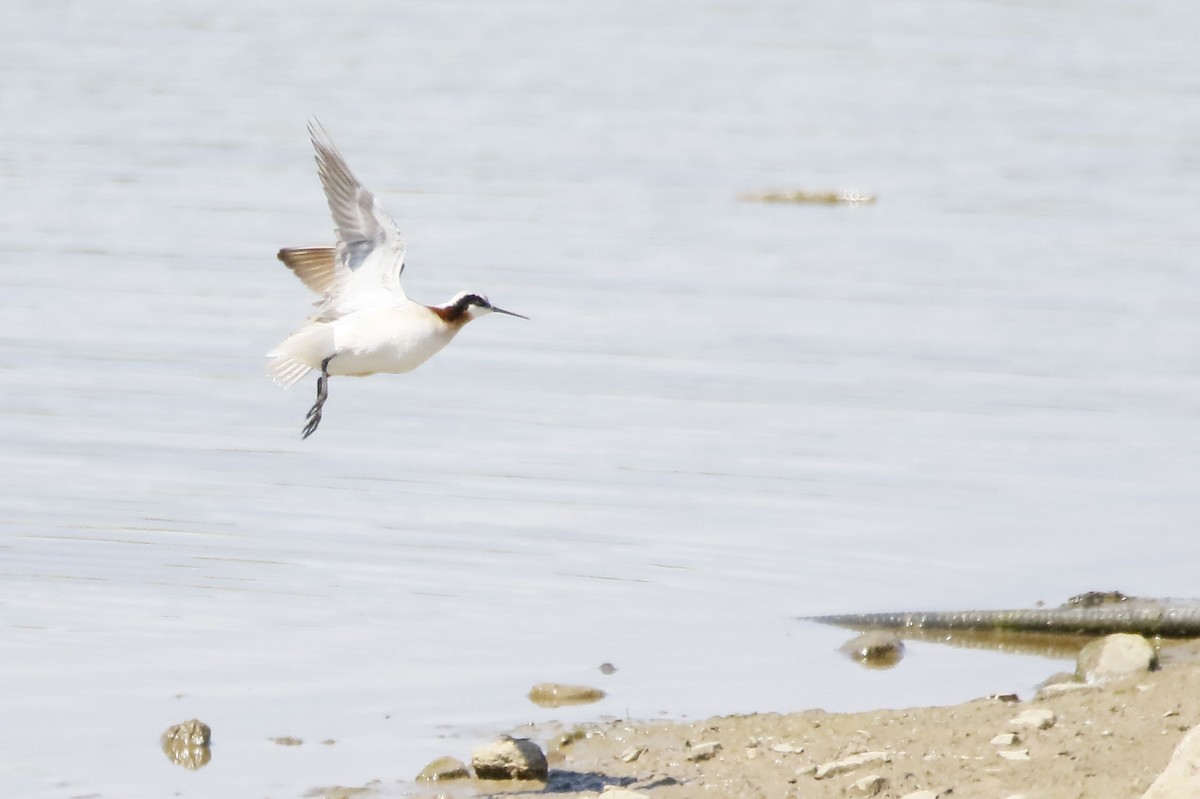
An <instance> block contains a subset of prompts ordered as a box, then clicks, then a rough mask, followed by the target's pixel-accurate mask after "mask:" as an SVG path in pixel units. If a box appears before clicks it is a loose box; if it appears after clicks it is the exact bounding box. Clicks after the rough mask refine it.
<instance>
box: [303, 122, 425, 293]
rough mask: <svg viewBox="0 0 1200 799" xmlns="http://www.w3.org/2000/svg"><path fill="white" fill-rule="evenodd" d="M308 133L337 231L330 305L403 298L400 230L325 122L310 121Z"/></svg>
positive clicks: (402, 261)
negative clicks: (353, 169)
mask: <svg viewBox="0 0 1200 799" xmlns="http://www.w3.org/2000/svg"><path fill="white" fill-rule="evenodd" d="M308 133H309V136H310V137H311V138H312V143H313V148H314V149H315V150H316V161H317V174H318V175H320V178H321V186H322V188H324V190H325V199H326V200H327V201H328V202H329V212H330V214H331V215H332V216H333V225H334V231H335V232H336V233H337V245H336V247H335V252H336V256H337V257H336V264H335V271H336V275H335V279H334V281H333V283H332V285H331V287H330V297H329V299H330V302H331V304H332V305H343V304H344V303H343V302H342V300H345V301H347V303H348V304H349V305H353V306H359V305H373V304H378V303H381V302H385V301H392V302H394V301H397V300H403V299H404V290H403V289H402V288H401V287H400V275H401V273H402V272H403V271H404V251H405V248H406V245H405V242H404V237H403V236H401V235H400V230H399V228H397V227H396V223H395V222H394V221H393V220H392V218H391V217H390V216H388V213H387V211H385V210H384V209H383V206H382V205H380V204H379V202H378V201H377V200H376V199H375V195H374V194H372V193H371V192H370V191H369V190H368V189H367V188H366V187H365V186H363V185H362V183H360V182H359V180H358V178H356V177H355V176H354V173H353V172H351V171H350V167H349V165H347V164H346V160H345V159H344V158H342V155H341V153H339V152H338V151H337V148H336V147H334V146H333V142H332V141H331V140H330V138H329V134H328V133H326V132H325V129H324V128H323V127H322V126H321V123H320V122H317V121H316V120H315V119H314V120H313V121H312V122H310V123H309V125H308ZM388 294H390V295H391V296H390V297H388V296H386V295H388ZM355 295H358V296H355ZM368 295H373V296H368ZM396 295H399V296H398V297H397V296H396Z"/></svg>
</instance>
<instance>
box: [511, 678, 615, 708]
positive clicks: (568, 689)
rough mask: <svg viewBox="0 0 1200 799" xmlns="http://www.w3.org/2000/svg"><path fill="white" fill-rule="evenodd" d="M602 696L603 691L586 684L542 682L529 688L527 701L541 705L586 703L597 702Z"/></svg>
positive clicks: (555, 705) (553, 705) (559, 705)
mask: <svg viewBox="0 0 1200 799" xmlns="http://www.w3.org/2000/svg"><path fill="white" fill-rule="evenodd" d="M604 697H605V693H604V691H601V690H600V689H599V688H592V687H591V686H588V685H565V684H563V683H557V682H542V683H538V684H537V685H535V686H533V687H532V688H530V689H529V701H530V702H533V703H534V704H535V705H539V706H541V707H563V706H564V705H587V704H591V703H592V702H599V701H600V700H601V699H603V698H604Z"/></svg>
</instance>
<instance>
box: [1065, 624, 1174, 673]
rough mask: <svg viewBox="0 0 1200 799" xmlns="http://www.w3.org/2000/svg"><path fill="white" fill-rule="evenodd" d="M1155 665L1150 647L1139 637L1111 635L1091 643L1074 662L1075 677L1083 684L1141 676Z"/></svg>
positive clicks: (1151, 646)
mask: <svg viewBox="0 0 1200 799" xmlns="http://www.w3.org/2000/svg"><path fill="white" fill-rule="evenodd" d="M1157 664H1158V653H1157V652H1155V651H1154V646H1153V645H1152V644H1151V643H1150V642H1149V641H1147V640H1146V639H1145V638H1143V637H1142V636H1140V635H1134V634H1132V633H1114V634H1113V635H1106V636H1105V637H1103V638H1100V639H1098V640H1096V641H1092V642H1091V643H1090V644H1088V645H1087V646H1085V647H1084V648H1083V649H1081V650H1080V651H1079V657H1077V658H1076V659H1075V676H1077V677H1078V678H1079V679H1081V680H1083V681H1084V682H1101V681H1103V680H1111V679H1113V678H1114V677H1126V676H1129V675H1131V674H1143V673H1145V672H1147V671H1150V670H1151V669H1153V668H1154V667H1155V666H1156V665H1157Z"/></svg>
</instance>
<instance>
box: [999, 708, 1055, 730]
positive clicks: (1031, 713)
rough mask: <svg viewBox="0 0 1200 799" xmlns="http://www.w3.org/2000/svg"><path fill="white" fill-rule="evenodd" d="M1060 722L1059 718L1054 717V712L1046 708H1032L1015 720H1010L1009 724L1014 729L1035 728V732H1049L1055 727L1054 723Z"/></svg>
mask: <svg viewBox="0 0 1200 799" xmlns="http://www.w3.org/2000/svg"><path fill="white" fill-rule="evenodd" d="M1056 721H1058V717H1057V716H1055V715H1054V711H1053V710H1050V709H1049V708H1045V707H1032V708H1030V709H1029V710H1026V711H1024V712H1022V713H1020V714H1019V715H1018V716H1017V717H1016V718H1015V719H1010V720H1009V722H1008V723H1009V724H1011V725H1013V726H1014V727H1033V728H1034V729H1035V730H1048V729H1050V728H1051V727H1053V726H1054V722H1056Z"/></svg>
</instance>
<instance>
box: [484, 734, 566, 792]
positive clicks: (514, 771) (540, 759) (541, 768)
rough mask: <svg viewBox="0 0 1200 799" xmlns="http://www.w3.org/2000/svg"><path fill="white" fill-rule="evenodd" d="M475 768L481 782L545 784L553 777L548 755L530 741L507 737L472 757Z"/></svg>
mask: <svg viewBox="0 0 1200 799" xmlns="http://www.w3.org/2000/svg"><path fill="white" fill-rule="evenodd" d="M471 766H472V767H473V768H474V769H475V776H476V777H478V778H479V779H481V780H542V781H545V779H546V776H547V775H548V774H549V773H550V766H549V764H547V762H546V755H545V754H543V753H542V750H541V749H540V748H539V747H538V745H537V744H535V743H534V742H533V741H531V740H529V739H528V738H513V737H511V736H508V735H505V736H503V737H502V738H500V739H499V740H497V741H496V742H494V743H490V744H487V745H486V746H481V747H479V748H478V749H476V750H475V751H474V752H472V753H471Z"/></svg>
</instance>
